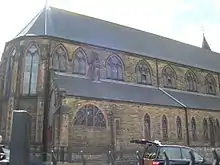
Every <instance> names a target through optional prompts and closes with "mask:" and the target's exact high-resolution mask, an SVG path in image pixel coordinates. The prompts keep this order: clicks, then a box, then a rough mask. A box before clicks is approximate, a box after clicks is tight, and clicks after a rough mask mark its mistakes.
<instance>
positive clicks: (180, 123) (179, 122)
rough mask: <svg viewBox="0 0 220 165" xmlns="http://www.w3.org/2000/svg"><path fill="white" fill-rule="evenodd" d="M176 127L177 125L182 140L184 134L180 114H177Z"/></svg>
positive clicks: (178, 136) (179, 137) (178, 135)
mask: <svg viewBox="0 0 220 165" xmlns="http://www.w3.org/2000/svg"><path fill="white" fill-rule="evenodd" d="M176 127H177V138H178V139H179V140H181V139H182V136H183V135H182V122H181V118H180V117H179V116H177V118H176Z"/></svg>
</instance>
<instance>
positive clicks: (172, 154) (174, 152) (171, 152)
mask: <svg viewBox="0 0 220 165" xmlns="http://www.w3.org/2000/svg"><path fill="white" fill-rule="evenodd" d="M164 151H165V152H166V154H167V156H168V158H169V159H171V160H180V159H181V149H180V148H179V147H173V146H161V147H160V149H159V153H158V159H162V160H164V159H165V156H164V153H163V152H164Z"/></svg>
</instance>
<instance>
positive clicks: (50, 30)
mask: <svg viewBox="0 0 220 165" xmlns="http://www.w3.org/2000/svg"><path fill="white" fill-rule="evenodd" d="M46 16H47V17H46ZM45 18H47V26H46V27H47V34H46V35H48V36H54V37H60V38H63V39H68V40H72V41H77V42H82V43H86V44H91V45H96V46H101V47H107V48H110V49H116V50H121V51H125V52H130V53H134V54H139V55H143V56H148V57H152V58H157V59H162V60H166V61H171V62H175V63H179V64H184V65H189V66H192V67H198V68H203V69H207V70H210V71H214V72H220V65H219V61H220V55H219V54H218V53H215V52H212V51H209V50H206V49H202V48H199V47H195V46H192V45H188V44H184V43H181V42H178V41H175V40H171V39H168V38H164V37H161V36H158V35H155V34H151V33H148V32H143V31H140V30H136V29H132V28H129V27H125V26H121V25H118V24H114V23H110V22H107V21H103V20H100V19H96V18H91V17H88V16H84V15H80V14H76V13H72V12H68V11H64V10H61V9H57V8H53V7H50V8H49V9H48V10H47V12H45V10H43V11H42V12H41V13H40V14H39V15H38V16H37V17H36V18H35V19H34V20H32V22H30V23H29V25H28V26H27V27H26V28H25V29H23V30H22V31H21V32H20V33H19V34H18V36H16V37H19V36H26V35H45ZM189 37H190V36H189Z"/></svg>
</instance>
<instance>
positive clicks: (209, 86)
mask: <svg viewBox="0 0 220 165" xmlns="http://www.w3.org/2000/svg"><path fill="white" fill-rule="evenodd" d="M216 84H217V83H216V80H215V78H214V77H213V75H212V74H207V75H206V77H205V88H206V93H207V94H212V95H216Z"/></svg>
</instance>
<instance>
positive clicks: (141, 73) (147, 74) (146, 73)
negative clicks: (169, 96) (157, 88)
mask: <svg viewBox="0 0 220 165" xmlns="http://www.w3.org/2000/svg"><path fill="white" fill-rule="evenodd" d="M136 73H137V82H138V83H141V84H148V85H150V84H152V82H151V69H150V65H149V64H148V63H147V62H146V61H143V60H141V61H140V62H139V63H138V64H137V66H136Z"/></svg>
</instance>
